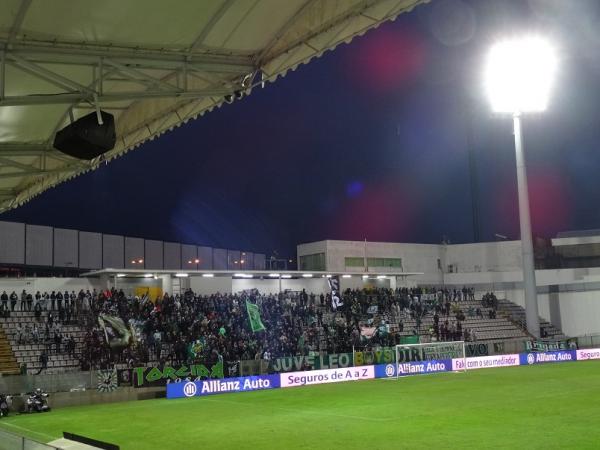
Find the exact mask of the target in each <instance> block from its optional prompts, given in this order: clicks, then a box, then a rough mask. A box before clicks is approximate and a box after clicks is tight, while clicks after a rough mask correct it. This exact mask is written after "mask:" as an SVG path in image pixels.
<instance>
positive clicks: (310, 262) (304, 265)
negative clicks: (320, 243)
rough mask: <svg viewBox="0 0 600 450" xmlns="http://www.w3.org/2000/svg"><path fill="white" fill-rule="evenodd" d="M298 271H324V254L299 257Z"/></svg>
mask: <svg viewBox="0 0 600 450" xmlns="http://www.w3.org/2000/svg"><path fill="white" fill-rule="evenodd" d="M300 270H319V271H321V270H325V253H315V254H313V255H304V256H300Z"/></svg>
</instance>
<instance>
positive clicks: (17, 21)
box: [8, 0, 31, 44]
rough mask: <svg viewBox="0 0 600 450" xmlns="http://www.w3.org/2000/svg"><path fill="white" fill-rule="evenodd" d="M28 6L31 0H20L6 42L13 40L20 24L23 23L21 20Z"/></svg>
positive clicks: (23, 18)
mask: <svg viewBox="0 0 600 450" xmlns="http://www.w3.org/2000/svg"><path fill="white" fill-rule="evenodd" d="M29 6H31V0H21V4H20V5H19V11H17V15H16V16H15V20H14V21H13V24H12V27H11V28H10V33H9V35H8V44H10V43H11V42H12V41H14V40H15V38H16V37H17V34H18V33H19V30H20V29H21V25H23V21H24V20H25V15H26V14H27V10H28V9H29Z"/></svg>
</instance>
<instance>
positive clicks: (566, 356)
mask: <svg viewBox="0 0 600 450" xmlns="http://www.w3.org/2000/svg"><path fill="white" fill-rule="evenodd" d="M520 360H521V365H522V366H526V365H528V364H544V363H553V362H567V361H576V360H577V354H576V352H575V350H565V351H560V352H537V353H521V354H520Z"/></svg>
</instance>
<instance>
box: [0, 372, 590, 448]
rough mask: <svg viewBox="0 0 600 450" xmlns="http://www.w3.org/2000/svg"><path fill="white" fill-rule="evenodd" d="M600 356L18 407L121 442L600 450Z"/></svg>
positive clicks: (40, 429) (63, 427) (24, 418)
mask: <svg viewBox="0 0 600 450" xmlns="http://www.w3.org/2000/svg"><path fill="white" fill-rule="evenodd" d="M599 424H600V361H587V362H576V363H562V364H548V365H537V366H531V367H513V368H503V369H485V370H474V371H470V372H468V373H465V374H462V373H459V374H455V373H445V374H436V375H426V376H411V377H406V378H403V379H401V380H398V381H395V380H372V381H357V382H347V383H339V384H328V385H319V386H309V387H300V388H291V389H277V390H272V391H258V392H248V393H239V394H224V395H214V396H210V397H204V398H200V397H196V398H192V399H179V400H166V399H160V400H146V401H138V402H127V403H113V404H104V405H96V406H85V407H71V408H62V409H56V410H54V411H52V412H50V413H47V414H37V415H21V416H11V417H9V418H7V419H2V420H0V427H2V428H5V429H6V430H8V431H12V432H17V433H20V434H23V435H27V436H29V437H32V438H34V439H37V440H42V441H45V442H48V441H51V440H53V439H56V438H59V437H61V434H62V431H70V432H73V433H77V434H82V435H84V436H89V437H92V438H96V439H100V440H104V441H108V442H112V443H116V444H119V445H120V446H121V448H122V449H125V450H127V449H136V450H137V449H148V450H154V449H161V450H162V449H183V448H188V449H196V448H202V449H229V448H231V449H315V448H323V449H334V448H340V449H342V448H343V449H369V450H370V449H385V450H389V449H399V448H406V449H415V448H428V449H448V448H459V449H464V448H478V449H480V448H512V449H534V448H540V449H541V448H543V449H545V450H548V449H558V448H561V449H562V448H573V449H584V448H589V449H592V448H594V449H598V448H600V427H599V426H598V425H599Z"/></svg>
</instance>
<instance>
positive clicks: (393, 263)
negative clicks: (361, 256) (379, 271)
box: [367, 258, 402, 268]
mask: <svg viewBox="0 0 600 450" xmlns="http://www.w3.org/2000/svg"><path fill="white" fill-rule="evenodd" d="M367 262H368V263H369V267H398V268H401V267H402V258H368V259H367Z"/></svg>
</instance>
